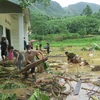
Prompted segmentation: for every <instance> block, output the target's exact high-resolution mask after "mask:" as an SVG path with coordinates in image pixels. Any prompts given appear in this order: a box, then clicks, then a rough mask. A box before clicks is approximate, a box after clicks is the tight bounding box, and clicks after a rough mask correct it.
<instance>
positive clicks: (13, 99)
mask: <svg viewBox="0 0 100 100" xmlns="http://www.w3.org/2000/svg"><path fill="white" fill-rule="evenodd" d="M0 100H17V96H16V94H3V93H0Z"/></svg>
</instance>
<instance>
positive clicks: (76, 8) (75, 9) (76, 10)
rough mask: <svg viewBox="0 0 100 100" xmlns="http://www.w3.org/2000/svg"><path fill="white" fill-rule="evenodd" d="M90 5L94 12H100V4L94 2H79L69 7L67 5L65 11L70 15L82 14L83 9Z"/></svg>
mask: <svg viewBox="0 0 100 100" xmlns="http://www.w3.org/2000/svg"><path fill="white" fill-rule="evenodd" d="M87 5H89V6H90V7H91V9H92V11H93V13H94V12H98V11H99V9H100V5H97V4H94V3H87V2H79V3H76V4H72V5H69V6H68V7H65V8H64V9H65V11H66V12H67V14H68V15H80V14H81V13H82V11H83V9H84V8H85V7H86V6H87Z"/></svg>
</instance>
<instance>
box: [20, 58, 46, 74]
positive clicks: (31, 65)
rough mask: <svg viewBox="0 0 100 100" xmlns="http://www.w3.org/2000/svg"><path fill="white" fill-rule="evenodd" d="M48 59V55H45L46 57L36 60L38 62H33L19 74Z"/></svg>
mask: <svg viewBox="0 0 100 100" xmlns="http://www.w3.org/2000/svg"><path fill="white" fill-rule="evenodd" d="M46 60H47V57H45V58H44V59H41V60H38V61H36V62H34V63H32V64H28V65H27V66H26V67H25V68H24V69H22V70H20V71H19V72H18V74H20V73H23V72H26V71H28V70H29V69H30V68H34V67H36V66H37V65H39V64H41V63H42V62H45V61H46Z"/></svg>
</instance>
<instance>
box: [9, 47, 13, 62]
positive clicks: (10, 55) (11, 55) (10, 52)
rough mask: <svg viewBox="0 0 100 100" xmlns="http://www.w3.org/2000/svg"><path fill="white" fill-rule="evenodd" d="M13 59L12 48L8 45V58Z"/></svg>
mask: <svg viewBox="0 0 100 100" xmlns="http://www.w3.org/2000/svg"><path fill="white" fill-rule="evenodd" d="M13 59H14V54H13V50H12V49H10V47H8V60H13Z"/></svg>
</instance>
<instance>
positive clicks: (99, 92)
mask: <svg viewBox="0 0 100 100" xmlns="http://www.w3.org/2000/svg"><path fill="white" fill-rule="evenodd" d="M81 89H84V90H88V91H92V92H95V93H99V94H100V91H96V90H92V89H87V88H83V87H82V88H81Z"/></svg>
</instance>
